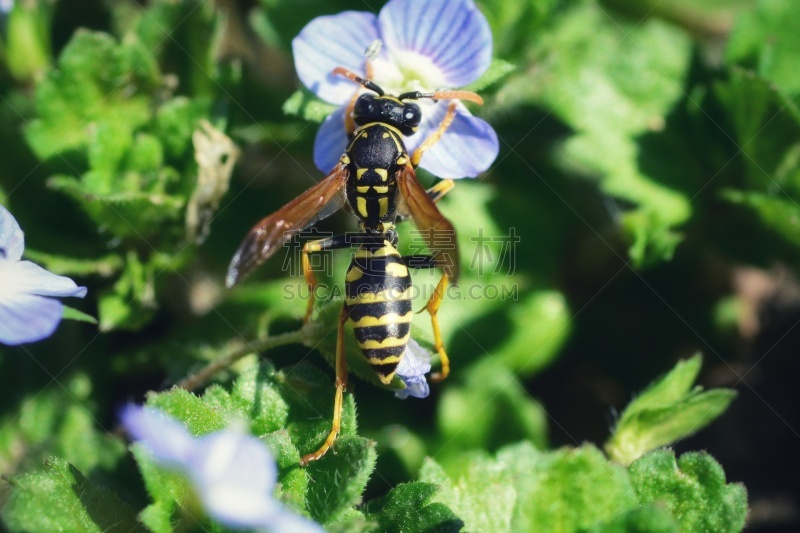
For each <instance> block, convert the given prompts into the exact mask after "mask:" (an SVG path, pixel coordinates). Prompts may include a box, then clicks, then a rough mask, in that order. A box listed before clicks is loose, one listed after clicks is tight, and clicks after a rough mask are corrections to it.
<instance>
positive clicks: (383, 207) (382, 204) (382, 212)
mask: <svg viewBox="0 0 800 533" xmlns="http://www.w3.org/2000/svg"><path fill="white" fill-rule="evenodd" d="M387 211H389V199H388V198H378V216H379V217H384V216H386V212H387Z"/></svg>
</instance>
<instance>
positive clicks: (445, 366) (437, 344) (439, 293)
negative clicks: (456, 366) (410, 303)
mask: <svg viewBox="0 0 800 533" xmlns="http://www.w3.org/2000/svg"><path fill="white" fill-rule="evenodd" d="M447 282H448V278H447V274H442V279H440V280H439V284H438V285H437V286H436V289H435V290H434V291H433V294H432V295H431V299H430V300H428V303H427V305H425V307H423V308H422V310H427V311H428V313H429V314H430V315H431V325H432V326H433V343H434V344H433V347H434V348H435V349H436V351H437V353H438V354H439V360H440V361H441V362H442V370H441V371H440V372H436V373H435V374H431V381H434V382H439V381H442V380H444V379H445V378H446V377H447V376H448V374H450V359H449V358H448V357H447V352H445V351H444V342H442V332H441V330H440V329H439V317H438V316H437V313H438V312H439V306H440V305H441V303H442V300H443V299H444V291H445V289H446V288H447Z"/></svg>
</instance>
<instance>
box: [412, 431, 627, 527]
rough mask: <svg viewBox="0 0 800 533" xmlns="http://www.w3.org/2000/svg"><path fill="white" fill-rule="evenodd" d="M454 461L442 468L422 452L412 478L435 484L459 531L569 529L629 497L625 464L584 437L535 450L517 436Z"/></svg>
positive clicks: (620, 509)
mask: <svg viewBox="0 0 800 533" xmlns="http://www.w3.org/2000/svg"><path fill="white" fill-rule="evenodd" d="M457 468H458V471H459V473H458V474H456V475H454V474H448V473H446V472H445V471H444V470H443V469H442V468H441V467H440V466H439V465H437V464H436V463H434V462H433V461H432V460H428V461H427V462H426V464H425V465H424V466H423V468H422V471H421V472H420V475H419V478H420V480H421V481H426V482H430V483H436V484H438V485H440V486H442V487H443V490H442V492H440V493H439V494H437V495H436V496H435V497H434V501H437V502H440V503H443V504H445V505H447V506H449V507H450V508H451V509H452V510H453V511H454V512H455V514H456V515H457V516H458V517H459V518H461V519H462V520H463V521H464V529H465V530H466V531H497V532H504V531H577V530H582V529H586V528H588V527H591V526H593V525H595V524H597V523H599V522H605V521H608V520H609V519H611V518H613V517H615V516H617V515H619V514H621V513H624V512H627V511H629V510H630V509H632V508H633V507H634V506H635V504H636V501H635V493H634V490H633V487H632V486H631V484H630V481H629V479H628V474H627V472H626V471H625V469H624V468H622V467H621V466H619V465H615V464H613V463H609V462H608V460H606V458H605V457H604V456H603V454H602V453H601V452H600V451H599V450H598V449H596V448H594V447H593V446H589V445H586V446H582V447H580V448H577V449H561V450H555V451H552V452H540V451H538V450H537V449H536V448H534V447H533V446H532V445H531V444H530V443H526V442H522V443H518V444H514V445H512V446H508V447H506V448H503V449H502V450H500V451H499V452H498V454H497V457H496V459H490V458H488V457H486V456H484V455H482V454H477V453H471V454H466V455H464V456H462V458H461V461H459V462H458V464H457ZM456 476H458V477H456Z"/></svg>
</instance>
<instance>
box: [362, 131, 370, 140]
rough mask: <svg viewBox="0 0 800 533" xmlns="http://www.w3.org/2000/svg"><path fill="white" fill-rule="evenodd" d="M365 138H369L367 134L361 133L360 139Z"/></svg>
mask: <svg viewBox="0 0 800 533" xmlns="http://www.w3.org/2000/svg"><path fill="white" fill-rule="evenodd" d="M367 137H369V135H368V134H367V132H366V131H362V132H361V138H362V139H366V138H367Z"/></svg>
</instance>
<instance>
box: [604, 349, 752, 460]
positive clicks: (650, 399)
mask: <svg viewBox="0 0 800 533" xmlns="http://www.w3.org/2000/svg"><path fill="white" fill-rule="evenodd" d="M701 364H702V358H701V357H700V356H699V355H698V356H695V357H693V358H691V359H688V360H686V361H682V362H680V363H678V364H677V365H676V366H675V368H673V369H672V370H671V371H670V372H669V373H668V374H667V375H666V376H664V377H663V378H661V379H660V380H658V381H656V382H655V383H653V384H652V385H650V387H648V388H647V389H646V390H645V391H644V392H643V393H642V394H641V395H640V396H639V397H638V398H636V399H635V400H633V401H632V402H631V403H630V405H628V407H627V408H625V411H623V413H622V416H621V417H620V420H619V422H618V423H617V427H616V428H615V430H614V434H613V435H612V436H611V438H609V440H608V442H607V443H606V446H605V447H606V451H607V452H608V454H609V456H610V457H611V458H612V459H614V460H615V461H618V462H620V463H622V464H625V465H627V464H630V463H631V462H633V461H634V460H636V459H637V458H639V457H641V456H642V455H643V454H645V453H647V452H648V451H650V450H653V449H655V448H658V447H659V446H666V445H668V444H671V443H672V442H675V441H676V440H679V439H681V438H684V437H687V436H689V435H691V434H693V433H695V432H696V431H699V430H700V429H702V428H703V427H705V426H706V425H708V424H709V423H710V422H711V421H712V420H714V419H715V418H717V417H718V416H719V415H721V414H722V413H723V412H725V410H726V409H727V408H728V405H730V403H731V402H732V401H733V399H734V398H735V397H736V391H733V390H729V389H712V390H710V391H706V392H702V390H701V388H700V387H695V388H692V384H693V383H694V380H695V379H696V377H697V373H698V372H699V371H700V365H701Z"/></svg>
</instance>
